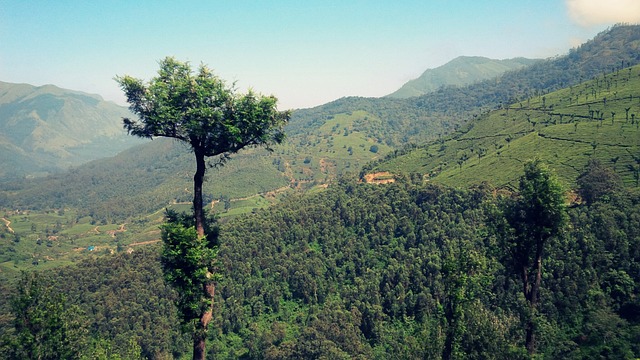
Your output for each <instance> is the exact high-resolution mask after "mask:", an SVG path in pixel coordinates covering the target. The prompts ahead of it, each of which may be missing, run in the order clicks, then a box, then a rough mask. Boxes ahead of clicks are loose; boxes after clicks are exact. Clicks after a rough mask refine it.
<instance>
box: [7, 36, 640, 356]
mask: <svg viewBox="0 0 640 360" xmlns="http://www.w3.org/2000/svg"><path fill="white" fill-rule="evenodd" d="M639 48H640V26H615V27H613V28H612V29H610V30H608V31H606V32H604V33H602V34H600V35H598V36H597V37H596V38H595V39H594V40H592V41H590V42H588V43H586V44H584V45H582V46H581V47H579V48H577V49H573V50H571V51H570V52H569V54H568V55H566V56H562V57H558V58H553V59H548V60H544V61H540V62H537V63H536V64H534V65H532V66H531V67H528V68H526V69H523V70H519V71H514V72H509V73H506V74H505V75H503V76H502V77H500V78H499V79H494V80H490V81H484V82H481V83H478V84H474V85H471V86H468V87H464V88H456V87H444V88H441V89H439V90H438V91H436V92H434V93H431V94H426V95H423V96H420V97H416V98H411V99H390V98H382V99H364V98H344V99H339V100H336V101H334V102H332V103H329V104H326V105H324V106H321V107H318V108H314V109H305V110H299V111H296V112H295V114H294V116H293V119H292V121H291V123H290V124H289V126H288V129H287V132H288V134H289V136H290V137H289V139H290V143H289V144H285V145H283V146H282V147H277V148H276V149H275V151H274V153H273V154H272V156H263V155H264V154H262V153H260V152H257V151H252V152H249V153H248V154H245V155H242V156H239V157H238V158H234V159H233V161H231V162H230V163H229V165H228V167H225V170H224V171H221V172H215V173H214V172H212V173H210V175H211V176H212V180H213V181H210V182H209V184H210V185H209V187H205V188H204V199H205V201H206V203H209V204H211V205H212V206H211V207H214V206H213V205H214V204H215V203H218V204H221V205H222V206H224V207H225V208H226V207H227V205H228V204H229V206H230V203H231V199H230V198H231V197H235V198H238V199H244V200H243V201H251V199H250V196H251V195H254V194H257V193H262V194H264V193H266V192H274V189H283V188H284V189H285V190H287V191H282V192H280V193H278V194H277V196H278V199H277V201H275V200H274V201H273V202H274V203H276V204H275V205H272V206H268V207H267V206H266V205H263V206H261V207H262V209H257V208H254V210H253V211H250V212H246V213H244V214H242V215H238V216H236V217H229V218H224V219H220V220H219V221H218V222H217V225H219V230H220V236H219V238H218V239H217V240H218V241H219V248H216V249H215V250H216V251H218V252H217V254H218V260H219V262H218V263H217V264H218V267H219V274H216V275H219V276H220V277H221V280H220V281H218V283H217V286H216V295H215V297H214V314H213V320H212V321H211V326H210V327H211V330H210V332H209V338H208V339H207V344H208V345H207V351H208V355H209V356H208V358H214V359H387V358H390V359H440V358H444V359H528V358H537V357H540V358H552V359H555V358H562V359H592V358H614V359H629V358H639V357H640V297H639V295H640V192H639V191H638V178H637V177H635V178H634V177H633V176H635V174H638V171H637V169H639V168H638V166H640V165H638V164H639V163H640V160H637V159H640V157H638V156H639V155H638V154H636V153H637V142H634V140H635V139H637V134H638V131H637V129H638V125H637V124H638V123H639V122H636V119H635V114H636V110H635V109H636V108H635V106H637V101H638V94H637V89H638V87H637V86H636V84H638V83H637V82H635V78H636V77H638V76H640V73H638V71H640V70H639V69H638V68H637V67H636V68H633V67H629V66H633V65H634V64H637V63H638V62H640V55H639V54H640V53H639V52H638V49H639ZM627 67H629V68H627ZM625 69H628V70H625ZM612 71H613V72H614V73H615V76H614V75H612V74H613V73H612ZM625 77H626V80H625ZM589 79H593V80H592V81H590V82H589V81H587V80H589ZM594 82H595V84H596V85H593V83H594ZM618 83H619V84H620V88H618V87H617V86H618ZM626 83H629V84H634V85H633V87H629V86H628V87H624V84H626ZM577 84H580V85H577ZM610 84H614V85H613V86H615V88H614V89H613V90H612V91H620V93H619V94H618V95H619V96H618V95H613V96H611V95H609V93H607V92H605V91H604V88H606V90H607V91H609V87H611V86H610ZM560 88H564V90H562V91H560V92H557V93H555V94H553V93H552V91H554V90H556V89H560ZM623 90H624V91H623ZM574 91H575V92H576V93H574ZM581 91H583V92H581ZM625 91H628V92H629V93H626V92H625ZM563 94H564V98H563V97H562V96H563ZM545 95H546V96H545ZM569 95H570V96H569ZM589 96H591V97H592V98H591V99H586V97H589ZM582 97H585V100H584V101H585V103H584V104H583V103H580V104H577V103H576V101H578V98H579V100H580V101H582ZM607 97H608V100H607ZM572 99H574V100H572ZM607 101H608V103H607ZM563 102H564V103H563ZM586 102H588V103H586ZM525 103H526V106H527V109H525V107H524V104H525ZM600 103H602V106H601V105H600ZM576 104H577V105H576ZM595 104H597V105H598V107H597V110H598V113H597V114H595V111H596V108H595V107H594V108H593V109H592V108H591V107H592V106H595ZM578 105H579V106H578ZM563 106H564V107H563ZM605 106H606V107H605ZM632 106H634V107H632ZM570 107H572V109H578V110H579V111H578V110H571V111H572V112H568V111H570V110H567V109H566V108H570ZM585 107H586V108H585ZM491 109H494V110H495V111H488V110H491ZM534 110H535V111H536V112H537V113H534ZM508 114H509V115H508ZM616 114H617V117H616ZM571 115H573V116H574V117H576V118H580V119H581V120H582V123H580V124H578V122H577V121H575V122H568V119H567V118H572V116H571ZM554 116H555V118H554ZM594 116H595V117H594ZM556 118H557V119H556ZM563 120H565V122H566V123H563ZM556 123H557V124H556ZM552 125H554V126H555V125H558V126H563V128H567V129H568V131H565V132H564V133H562V134H561V133H560V132H559V131H560V130H558V131H556V130H554V129H557V128H555V127H554V126H552ZM536 126H537V128H536ZM502 131H505V133H502ZM520 133H521V134H520ZM451 134H452V135H451ZM478 134H480V135H481V137H479V136H478ZM496 134H497V135H496ZM515 134H519V135H522V136H519V137H517V136H515ZM567 134H571V135H567ZM593 134H596V135H597V136H600V137H594V136H595V135H593ZM512 135H513V136H512ZM560 135H562V136H560ZM567 136H570V139H569V138H566V137H567ZM439 137H440V139H438V138H439ZM494 137H498V139H494ZM534 137H535V138H536V139H537V140H536V141H537V142H536V143H535V144H537V145H536V146H530V147H518V146H519V145H518V142H524V141H525V140H527V139H529V138H534ZM604 137H607V138H608V139H607V142H604V141H602V138H604ZM550 139H551V140H554V141H555V140H557V141H562V143H563V144H564V143H569V142H568V141H566V140H567V139H569V140H572V141H571V143H572V144H573V145H572V146H566V147H564V148H563V151H556V150H553V149H551V148H550V147H549V146H547V147H544V146H538V145H539V144H542V142H541V141H550ZM427 140H435V141H432V142H428V143H426V145H423V144H425V142H426V141H427ZM412 142H415V143H417V145H413V144H411V143H412ZM609 142H611V144H610V143H609ZM613 142H615V144H614V143H613ZM407 144H408V145H407ZM547 144H548V142H547ZM576 144H579V145H576ZM175 145H176V144H175V143H170V142H160V141H153V142H152V144H151V145H145V146H141V147H137V148H134V149H130V150H129V151H128V152H125V153H123V154H121V155H120V156H118V157H115V158H113V159H109V160H105V161H96V162H93V163H89V164H87V165H85V166H82V167H79V168H77V169H73V170H71V171H70V172H69V173H66V174H59V175H55V176H50V177H47V178H42V179H29V180H27V179H25V180H21V181H19V182H6V183H3V184H1V185H0V207H2V209H3V211H5V215H4V217H3V218H2V220H3V223H4V227H2V229H1V231H0V241H1V243H0V245H1V246H0V255H1V256H2V260H3V263H2V265H3V267H0V271H2V273H0V276H4V277H7V278H8V277H9V276H8V275H9V274H11V276H13V274H16V273H17V271H18V269H19V268H20V267H19V266H22V265H23V263H25V262H30V263H31V264H32V268H33V267H35V268H38V269H40V271H37V272H31V273H27V272H25V273H22V274H21V276H20V279H19V280H17V281H16V282H15V283H13V282H9V281H2V282H0V291H2V292H3V294H6V296H3V297H0V357H1V358H6V359H32V358H33V359H144V358H146V359H185V358H189V357H190V353H191V349H190V339H189V336H188V335H187V333H188V331H185V330H186V329H185V327H183V326H181V325H180V317H179V315H178V310H177V308H176V306H175V301H176V300H177V299H179V298H180V294H177V293H176V292H175V290H174V289H172V288H171V287H169V286H168V285H167V282H166V281H165V279H163V269H162V266H161V263H162V261H161V253H162V249H161V246H160V245H158V241H160V240H158V237H159V236H160V231H159V230H158V224H159V222H160V221H161V220H160V218H161V211H162V210H159V209H162V208H163V207H164V206H168V205H180V204H179V203H183V202H185V201H189V200H190V198H191V197H192V196H193V195H192V194H191V193H190V192H189V190H188V189H186V185H185V184H188V183H189V182H190V177H191V176H192V172H193V169H192V167H193V164H192V161H191V160H186V159H187V156H186V155H188V154H186V155H185V153H186V152H185V151H184V150H185V149H184V148H179V147H176V146H175ZM374 145H375V148H374ZM403 145H406V146H405V147H404V148H403ZM517 145H518V146H517ZM492 146H493V148H492ZM507 148H509V149H513V150H515V149H525V150H521V151H519V152H517V153H516V152H514V153H513V154H511V155H509V153H508V151H507V150H505V149H507ZM610 148H616V149H617V148H622V149H623V150H624V151H625V153H624V154H623V155H620V154H618V153H613V152H611V151H612V150H611V149H610ZM320 149H321V150H322V152H323V155H322V156H320V157H314V156H315V155H317V154H315V155H314V154H312V153H315V152H316V150H318V151H317V153H320V152H321V151H319V150H320ZM532 149H534V150H532ZM605 149H607V150H605ZM552 150H553V151H552ZM394 151H395V153H394ZM537 151H540V153H541V154H542V153H543V152H544V151H550V152H551V153H550V154H547V155H549V156H548V159H547V158H545V159H544V161H545V163H542V162H538V161H534V162H527V160H529V159H530V158H531V157H533V155H534V153H535V152H537ZM378 152H380V154H378ZM385 152H386V153H389V154H390V155H389V156H388V157H387V158H386V159H384V160H383V161H380V162H371V163H370V164H369V166H367V167H365V168H364V169H363V168H362V164H363V163H365V162H366V161H369V160H371V159H373V158H376V157H378V155H380V156H379V157H380V158H381V157H383V156H382V155H384V154H383V153H385ZM416 153H418V154H419V155H420V156H423V157H411V155H412V154H416ZM574 153H575V154H574ZM571 154H573V155H576V154H577V155H579V157H578V156H577V155H576V157H573V158H572V157H569V155H571ZM312 155H313V156H312ZM405 155H406V156H405ZM472 155H473V156H472ZM503 155H509V159H510V160H512V161H511V162H510V163H509V164H510V166H509V167H506V166H504V164H505V162H504V160H503V159H504V158H506V156H503ZM501 156H503V157H501ZM427 158H429V159H431V160H427ZM132 159H134V160H135V161H136V162H137V161H139V163H135V164H134V163H132V161H131V160H132ZM407 159H408V160H407ZM491 159H494V160H496V162H495V163H490V164H489V165H486V164H487V163H486V161H487V160H491ZM576 159H579V160H580V161H577V160H576ZM400 160H403V161H404V163H403V164H400V165H397V164H398V163H399V162H400ZM614 160H615V161H614ZM386 161H388V162H386ZM394 161H395V163H394ZM429 161H431V162H429ZM498 161H499V162H498ZM185 163H189V164H190V165H189V166H185V165H184V164H185ZM407 163H410V165H411V166H413V168H411V167H406V164H407ZM525 163H526V164H525ZM140 164H144V165H140ZM385 164H386V165H385ZM482 164H485V165H486V166H480V165H482ZM495 164H503V166H502V167H498V166H496V165H495ZM514 164H515V165H514ZM522 164H525V166H524V167H523V166H522ZM545 164H546V165H545ZM585 164H586V166H583V165H585ZM401 165H402V166H405V167H404V170H405V171H399V172H397V174H396V175H395V177H394V180H395V182H392V183H388V184H368V183H365V182H363V181H362V180H361V179H360V178H359V176H357V173H358V172H359V171H361V170H362V173H363V174H364V173H365V172H366V171H368V170H375V171H378V170H395V169H394V168H392V166H397V167H401ZM560 165H562V166H565V165H566V166H567V167H570V168H571V170H569V171H567V169H566V168H562V166H560ZM384 166H387V167H386V168H384ZM538 166H539V167H538ZM547 166H548V167H547ZM616 166H617V168H616ZM407 169H413V170H414V171H406V170H407ZM434 169H438V170H437V171H440V172H441V174H444V176H442V175H441V176H440V177H439V178H438V177H435V176H434V177H433V179H430V178H429V177H428V176H425V174H426V173H431V174H434V173H435V171H433V170H434ZM480 169H485V170H486V169H488V170H487V171H484V172H480V171H479V170H480ZM554 171H555V173H554ZM471 173H474V175H485V174H488V175H489V176H488V177H487V178H481V180H482V181H481V182H472V181H468V180H469V178H464V176H463V175H464V174H471ZM507 173H508V174H507ZM319 174H320V175H319ZM338 174H342V176H338ZM451 174H452V175H451ZM449 175H451V176H450V177H447V176H449ZM507 175H508V176H507ZM547 175H548V178H547V177H546V176H547ZM536 177H539V178H541V179H542V180H541V181H542V183H543V185H544V181H548V184H551V185H553V186H548V187H543V189H546V190H544V191H543V190H539V189H537V188H535V187H532V185H531V184H532V183H533V182H534V181H538V180H540V179H538V178H536ZM449 178H450V179H453V180H455V181H451V182H449V183H447V181H445V180H446V179H449ZM478 178H480V177H479V176H476V177H475V179H476V180H477V179H478ZM558 178H560V180H563V181H559V180H558ZM234 179H235V180H234ZM334 179H335V180H334ZM487 179H489V180H487ZM505 179H506V180H505ZM518 179H519V180H518ZM491 180H493V181H491ZM633 180H635V182H634V181H633ZM518 181H519V183H518ZM301 183H305V184H307V185H308V187H307V188H305V187H304V186H301V185H300V184H301ZM68 184H74V185H75V186H73V187H70V186H68ZM472 184H475V185H472ZM561 184H564V187H561ZM293 188H295V189H296V190H301V189H305V190H309V189H311V190H312V191H305V192H303V191H288V190H289V189H293ZM185 189H186V190H185ZM547 190H548V191H547ZM225 191H230V192H225ZM553 195H558V196H555V197H554V196H553ZM275 196H276V195H273V194H272V197H274V198H275ZM551 203H553V206H549V208H550V209H551V210H553V211H550V212H549V214H550V215H549V216H547V217H544V220H545V221H546V222H540V221H538V220H540V219H538V217H537V216H535V215H534V216H532V215H531V213H534V214H537V213H542V212H543V210H545V209H546V208H545V206H547V205H548V204H551ZM532 204H533V205H532ZM537 204H540V206H541V207H543V209H538V208H534V209H533V210H532V209H531V207H530V208H527V206H529V205H531V206H533V207H535V206H537ZM183 205H184V204H183ZM176 208H177V207H176ZM30 211H31V212H33V214H32V213H30ZM34 214H35V215H34ZM219 214H220V213H219V212H218V215H219ZM215 215H216V214H214V216H215ZM37 216H40V217H46V218H47V219H49V220H47V221H54V222H55V225H51V226H49V225H44V226H43V225H41V223H40V222H37V220H38V219H37ZM67 218H68V219H67ZM540 218H542V217H540ZM51 219H53V220H51ZM11 220H13V223H12V222H11ZM63 220H64V221H63ZM65 221H67V222H65ZM42 222H43V223H44V220H42ZM125 223H126V229H127V230H126V231H129V233H126V234H125ZM101 225H104V226H105V228H104V229H102V228H101ZM10 226H11V227H10ZM73 226H78V227H77V228H75V229H72V227H73ZM108 226H110V227H108ZM79 228H81V229H79ZM72 230H73V231H72ZM109 231H111V234H109ZM135 231H138V232H137V233H134V232H135ZM143 232H144V234H143ZM87 233H95V235H96V236H98V235H100V236H102V237H103V238H104V239H103V240H104V243H101V245H102V244H104V245H103V249H102V250H101V251H100V252H99V253H98V252H97V251H96V252H92V251H93V250H94V246H89V245H92V244H93V243H90V242H88V241H89V240H83V238H82V237H81V236H80V235H86V234H87ZM22 235H24V236H22ZM41 235H42V236H41ZM45 235H46V236H45ZM534 235H535V236H534ZM21 236H22V237H21ZM124 236H127V237H128V240H131V242H133V241H136V242H137V241H140V244H141V243H144V245H140V244H138V245H140V246H136V247H133V246H125V245H130V244H129V243H126V244H125V243H123V242H122V239H123V238H124ZM136 238H138V240H134V239H136ZM91 241H96V240H95V239H94V240H91ZM63 245H64V246H63ZM54 247H56V248H55V249H56V251H53V250H51V251H49V250H47V249H53V248H54ZM90 249H91V250H90ZM64 251H66V252H67V253H66V255H67V257H63V256H62V255H60V254H62V253H63V252H64ZM18 252H21V254H18ZM18 255H20V256H22V258H21V260H20V261H21V262H20V264H19V263H18V261H16V260H15V259H17V258H18ZM59 255H60V256H59ZM52 256H55V257H58V256H59V258H57V259H53V257H52ZM81 258H82V259H85V260H83V261H79V260H78V259H81ZM49 260H50V262H47V261H49ZM63 263H64V264H68V266H60V264H63ZM30 266H31V265H30Z"/></svg>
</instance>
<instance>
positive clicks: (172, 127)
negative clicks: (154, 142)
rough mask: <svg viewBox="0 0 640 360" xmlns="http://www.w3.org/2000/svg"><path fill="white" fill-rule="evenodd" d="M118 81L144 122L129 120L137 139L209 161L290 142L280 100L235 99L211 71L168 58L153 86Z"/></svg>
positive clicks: (250, 95)
mask: <svg viewBox="0 0 640 360" xmlns="http://www.w3.org/2000/svg"><path fill="white" fill-rule="evenodd" d="M116 81H117V82H118V83H119V84H120V87H121V88H122V90H123V91H124V92H125V95H126V97H127V101H128V102H129V104H130V109H131V111H132V112H133V113H134V114H136V115H138V116H139V117H140V122H138V121H136V120H131V119H128V118H125V119H124V126H125V128H126V129H127V131H129V133H130V134H132V135H136V136H140V137H148V138H151V137H154V136H163V137H170V138H175V139H178V140H181V141H184V142H185V143H187V144H189V145H190V146H191V147H192V149H193V151H194V152H196V153H198V152H201V153H202V154H203V155H204V156H216V155H223V154H226V153H235V152H237V151H239V150H240V149H242V148H244V147H250V146H257V145H267V146H269V145H271V144H273V143H280V142H282V140H283V138H284V132H283V131H282V126H283V125H284V124H285V123H286V121H287V120H288V118H289V113H288V112H278V111H277V110H276V102H277V99H276V98H275V97H273V96H268V97H265V96H258V95H256V94H254V93H252V92H249V93H247V94H246V95H242V96H238V95H235V94H234V91H233V89H232V88H229V87H228V86H227V85H226V84H225V82H224V81H223V80H222V79H220V78H219V77H217V76H216V75H214V74H213V73H212V72H211V70H210V69H209V68H208V67H207V66H205V65H201V66H200V67H199V68H198V70H197V72H196V73H193V70H192V68H191V66H190V65H189V64H188V63H184V62H180V61H177V60H175V59H174V58H171V57H167V58H165V59H163V60H162V61H160V69H159V70H158V76H157V77H155V78H153V79H152V80H151V81H150V82H149V83H148V84H145V83H144V82H143V81H142V80H139V79H135V78H133V77H131V76H123V77H116ZM221 160H224V157H223V158H221Z"/></svg>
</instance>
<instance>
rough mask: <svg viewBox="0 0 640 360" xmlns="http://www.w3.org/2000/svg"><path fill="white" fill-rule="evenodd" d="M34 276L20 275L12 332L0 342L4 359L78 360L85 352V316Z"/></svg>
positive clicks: (76, 307)
mask: <svg viewBox="0 0 640 360" xmlns="http://www.w3.org/2000/svg"><path fill="white" fill-rule="evenodd" d="M45 281H46V280H45V279H42V278H40V277H39V276H38V275H36V274H26V273H23V276H22V279H21V281H20V282H19V284H18V288H17V294H16V295H15V297H14V298H13V299H12V303H11V305H12V311H13V315H14V316H15V318H14V331H15V332H14V333H13V334H11V335H9V336H8V337H7V338H6V339H4V341H3V342H6V343H5V344H3V346H2V347H3V349H2V350H3V352H5V354H4V356H5V358H7V359H52V360H53V359H78V358H80V356H81V355H82V354H83V353H84V351H85V346H86V343H85V339H86V332H87V327H86V323H85V316H84V314H83V313H82V311H81V310H80V309H79V307H78V306H76V305H69V304H68V303H67V301H66V298H65V297H64V296H63V295H62V294H59V293H57V294H56V293H54V292H53V291H52V289H51V285H50V284H46V283H45Z"/></svg>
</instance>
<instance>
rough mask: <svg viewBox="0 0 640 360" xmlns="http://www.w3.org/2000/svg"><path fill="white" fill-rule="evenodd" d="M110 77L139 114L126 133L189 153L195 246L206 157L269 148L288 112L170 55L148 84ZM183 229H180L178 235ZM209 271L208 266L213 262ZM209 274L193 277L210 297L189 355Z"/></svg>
mask: <svg viewBox="0 0 640 360" xmlns="http://www.w3.org/2000/svg"><path fill="white" fill-rule="evenodd" d="M116 81H117V82H118V83H119V84H120V87H121V88H122V90H123V91H124V93H125V95H126V97H127V102H129V105H130V106H129V109H130V110H131V111H132V112H133V113H134V114H136V115H137V116H138V118H139V119H138V120H132V119H128V118H125V119H124V120H123V122H124V128H125V129H126V130H127V131H128V132H129V133H130V134H132V135H135V136H139V137H144V138H153V137H158V136H160V137H169V138H174V139H177V140H180V141H182V142H185V143H187V144H189V146H190V147H191V150H192V151H193V154H194V155H195V158H196V172H195V174H194V176H193V220H194V227H195V234H194V235H193V241H192V245H193V246H194V247H196V248H198V247H200V245H201V243H202V242H201V239H203V238H205V237H207V234H206V233H205V230H206V229H207V225H206V223H205V222H206V216H205V213H204V209H203V200H202V185H203V182H204V175H205V172H206V167H207V164H206V158H208V157H213V156H216V157H218V158H217V161H218V164H223V163H224V162H225V161H227V160H228V159H229V155H230V154H232V153H236V152H238V151H240V150H241V149H243V148H246V147H255V146H265V147H267V148H269V146H270V145H273V144H277V143H280V142H282V140H283V139H284V132H283V127H284V124H285V123H286V122H287V121H288V119H289V117H290V112H288V111H278V109H277V99H276V98H275V97H274V96H262V95H257V94H255V93H253V92H252V91H249V92H248V93H247V94H244V95H240V94H236V93H235V90H234V89H233V88H232V87H229V86H228V85H227V84H226V83H225V82H224V81H223V80H222V79H220V78H219V77H217V76H216V75H214V74H213V73H212V72H211V70H209V68H208V67H207V66H206V65H201V66H200V67H199V68H198V69H197V71H194V70H193V69H192V68H191V65H190V64H189V63H186V62H180V61H178V60H176V59H174V58H172V57H167V58H165V59H164V60H162V61H160V69H159V70H158V76H156V77H155V78H153V79H151V80H150V81H149V82H148V83H145V82H144V81H143V80H140V79H136V78H133V77H131V76H128V75H127V76H122V77H116ZM166 229H171V228H166ZM188 234H189V233H188V232H187V233H184V232H183V233H182V234H181V236H180V238H182V239H183V238H184V236H186V235H188ZM207 244H210V243H209V242H207ZM165 246H170V242H167V241H165ZM205 258H206V257H205ZM167 264H170V263H167ZM165 268H166V264H165ZM209 270H211V271H213V270H214V266H213V265H211V267H210V268H209ZM208 272H209V271H208ZM210 275H211V274H206V276H205V277H206V278H207V279H210V280H209V281H204V282H194V283H197V284H200V285H201V286H202V288H201V289H200V291H202V292H203V293H204V294H206V296H208V297H209V299H210V300H209V305H208V306H206V307H205V308H206V309H201V310H202V311H201V313H200V314H199V322H200V325H199V330H197V331H194V336H193V338H194V352H193V358H194V359H203V358H204V353H205V339H206V329H207V326H208V323H209V320H210V319H211V313H212V309H213V295H214V290H215V287H214V282H213V279H214V277H213V276H210ZM178 288H179V286H178Z"/></svg>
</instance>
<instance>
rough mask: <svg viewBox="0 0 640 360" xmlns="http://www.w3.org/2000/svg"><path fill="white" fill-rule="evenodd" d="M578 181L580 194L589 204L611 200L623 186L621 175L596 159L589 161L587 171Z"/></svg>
mask: <svg viewBox="0 0 640 360" xmlns="http://www.w3.org/2000/svg"><path fill="white" fill-rule="evenodd" d="M576 182H577V183H578V187H579V192H580V196H581V197H582V199H583V200H584V201H586V202H587V203H588V204H593V203H594V202H597V201H607V200H609V199H610V198H611V196H612V195H614V194H616V193H618V192H619V191H620V187H621V186H622V180H621V179H620V176H619V175H618V174H617V173H616V172H614V171H613V170H612V169H610V168H608V167H606V166H604V165H603V164H602V163H600V161H598V160H596V159H593V160H590V161H589V163H588V164H587V168H586V170H585V172H583V173H582V174H581V175H580V176H579V177H578V179H577V180H576Z"/></svg>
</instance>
